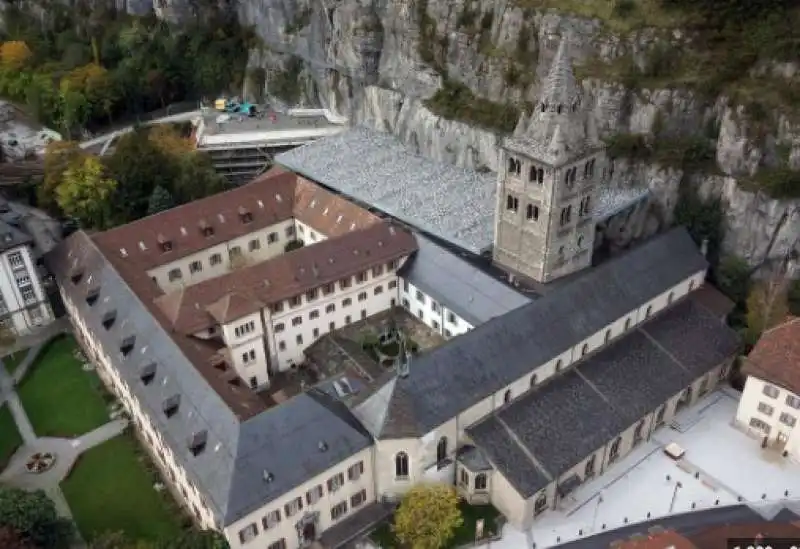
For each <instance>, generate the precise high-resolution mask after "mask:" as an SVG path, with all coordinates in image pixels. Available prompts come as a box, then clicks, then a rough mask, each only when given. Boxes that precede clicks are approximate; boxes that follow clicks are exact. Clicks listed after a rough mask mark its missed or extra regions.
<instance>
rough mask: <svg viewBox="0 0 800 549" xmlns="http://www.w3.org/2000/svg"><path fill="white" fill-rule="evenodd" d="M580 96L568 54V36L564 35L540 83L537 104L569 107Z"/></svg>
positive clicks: (550, 106) (549, 106)
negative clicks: (543, 79) (545, 76)
mask: <svg viewBox="0 0 800 549" xmlns="http://www.w3.org/2000/svg"><path fill="white" fill-rule="evenodd" d="M579 98H580V93H579V90H578V85H577V83H576V82H575V74H573V72H572V62H571V60H570V56H569V37H568V36H564V37H562V38H561V42H560V43H559V45H558V51H556V56H555V58H553V64H552V65H550V71H549V72H548V73H547V78H546V79H545V81H544V82H543V84H542V91H541V93H540V94H539V105H542V104H544V105H546V106H547V107H548V109H549V108H552V107H554V106H555V108H556V109H557V108H558V107H559V106H560V107H561V108H562V109H571V107H572V105H573V104H574V103H575V101H577V100H578V99H579Z"/></svg>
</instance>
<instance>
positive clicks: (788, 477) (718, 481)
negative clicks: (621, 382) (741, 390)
mask: <svg viewBox="0 0 800 549" xmlns="http://www.w3.org/2000/svg"><path fill="white" fill-rule="evenodd" d="M738 398H739V395H738V393H736V392H735V391H733V390H732V389H725V390H720V391H717V392H715V393H712V394H710V395H709V396H708V397H706V398H705V399H704V400H702V401H700V402H699V403H698V404H697V405H696V406H694V407H692V408H690V409H688V410H684V411H683V412H681V413H680V414H679V415H678V417H677V418H676V421H675V422H674V424H673V425H674V427H670V426H667V427H662V428H661V429H659V430H658V431H656V432H655V433H654V435H653V437H652V438H651V439H650V440H649V441H647V442H646V443H643V444H641V445H640V446H639V447H638V448H636V449H635V450H634V451H633V452H631V453H630V454H629V455H628V456H626V457H625V458H624V459H622V460H620V461H619V462H618V463H615V464H614V465H613V466H612V467H611V468H609V469H608V470H606V471H605V473H604V474H602V475H600V476H599V477H598V478H595V479H594V480H592V481H590V482H588V483H586V484H584V485H583V486H581V487H580V488H578V489H577V490H576V491H575V492H574V493H573V494H572V495H571V496H570V497H569V498H568V499H566V500H564V501H562V502H561V504H560V505H559V508H558V509H556V510H550V511H547V512H546V513H545V514H544V515H542V516H541V517H540V518H539V519H537V520H536V522H535V523H534V526H533V528H532V529H531V530H530V532H527V533H526V532H520V531H519V530H516V529H514V528H513V527H511V526H506V527H505V528H504V530H503V539H502V540H501V541H499V542H493V543H492V549H512V548H515V549H519V548H521V547H531V545H532V543H535V544H536V547H538V548H542V547H551V546H554V545H557V544H559V543H566V542H569V541H573V540H576V539H580V538H582V537H585V536H588V535H591V534H593V533H599V532H602V531H604V530H612V529H615V528H619V527H623V526H625V525H628V524H634V523H637V522H641V521H645V520H648V519H655V518H658V517H662V516H666V515H671V514H678V513H685V512H689V511H692V510H699V509H708V508H713V507H722V506H725V505H734V504H737V503H738V502H739V501H740V498H741V501H745V502H755V503H757V502H762V501H767V502H769V501H776V500H781V499H786V498H797V497H798V496H800V465H798V464H797V463H792V462H790V461H788V460H786V459H784V458H782V457H780V456H779V455H777V454H775V452H774V451H773V450H763V449H762V448H761V445H760V443H759V441H758V440H756V439H753V438H750V437H749V436H748V435H747V434H745V433H743V432H741V431H739V430H737V429H736V428H735V427H734V426H733V425H732V421H733V418H734V417H735V414H736V406H737V404H738ZM671 443H677V444H678V445H680V446H681V447H682V448H683V449H684V450H685V451H686V454H685V456H684V458H683V459H681V460H679V461H674V460H672V459H671V458H669V457H668V456H667V455H666V454H664V451H663V449H664V447H665V446H666V445H668V444H671ZM743 471H746V472H747V473H746V474H742V472H743ZM792 471H793V472H794V474H792ZM678 483H679V484H678ZM787 494H788V495H787Z"/></svg>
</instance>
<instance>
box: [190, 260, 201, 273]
mask: <svg viewBox="0 0 800 549" xmlns="http://www.w3.org/2000/svg"><path fill="white" fill-rule="evenodd" d="M202 270H203V264H202V263H200V262H199V261H192V262H191V263H189V272H190V273H192V274H194V273H199V272H200V271H202Z"/></svg>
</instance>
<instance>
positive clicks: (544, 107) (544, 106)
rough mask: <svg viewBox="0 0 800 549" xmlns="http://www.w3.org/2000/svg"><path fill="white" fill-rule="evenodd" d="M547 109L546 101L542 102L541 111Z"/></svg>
mask: <svg viewBox="0 0 800 549" xmlns="http://www.w3.org/2000/svg"><path fill="white" fill-rule="evenodd" d="M546 111H547V103H542V112H546Z"/></svg>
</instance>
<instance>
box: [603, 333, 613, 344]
mask: <svg viewBox="0 0 800 549" xmlns="http://www.w3.org/2000/svg"><path fill="white" fill-rule="evenodd" d="M609 341H611V330H606V335H605V337H604V341H603V343H608V342H609Z"/></svg>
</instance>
